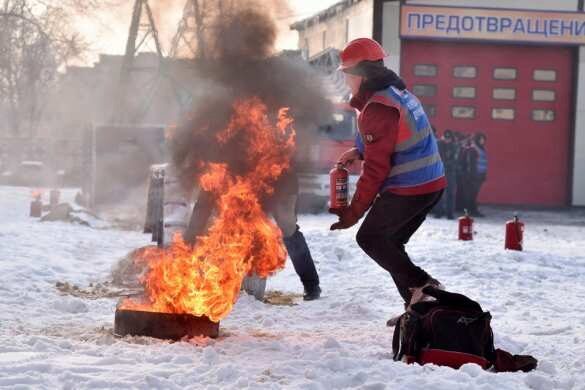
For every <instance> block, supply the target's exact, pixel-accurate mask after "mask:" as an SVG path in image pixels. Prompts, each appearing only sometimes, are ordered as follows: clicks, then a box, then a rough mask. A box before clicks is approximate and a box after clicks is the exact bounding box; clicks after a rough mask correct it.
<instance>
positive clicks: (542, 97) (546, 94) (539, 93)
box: [532, 89, 556, 102]
mask: <svg viewBox="0 0 585 390" xmlns="http://www.w3.org/2000/svg"><path fill="white" fill-rule="evenodd" d="M555 98H556V92H555V91H553V90H550V89H534V90H533V91H532V100H534V101H535V102H554V101H555Z"/></svg>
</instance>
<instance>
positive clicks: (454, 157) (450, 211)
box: [439, 130, 459, 219]
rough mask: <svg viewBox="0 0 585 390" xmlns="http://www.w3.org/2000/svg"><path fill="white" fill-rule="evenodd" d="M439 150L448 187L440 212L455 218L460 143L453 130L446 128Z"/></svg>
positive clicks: (441, 202) (448, 217) (449, 217)
mask: <svg viewBox="0 0 585 390" xmlns="http://www.w3.org/2000/svg"><path fill="white" fill-rule="evenodd" d="M439 152H440V153H441V159H442V160H443V165H444V166H445V177H446V178H447V188H446V189H445V193H444V194H443V196H442V197H441V201H440V202H439V205H440V208H439V212H440V214H441V216H442V215H446V216H447V219H454V218H455V214H454V213H455V195H456V192H457V161H458V159H459V145H457V141H456V140H455V136H454V134H453V131H451V130H445V132H444V133H443V137H442V138H441V140H440V141H439Z"/></svg>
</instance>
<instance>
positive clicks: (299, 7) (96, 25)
mask: <svg viewBox="0 0 585 390" xmlns="http://www.w3.org/2000/svg"><path fill="white" fill-rule="evenodd" d="M185 1H186V0H150V3H151V4H152V5H153V7H156V5H157V4H158V5H159V7H160V8H162V7H164V12H160V13H162V14H163V15H162V16H160V22H159V26H157V27H158V29H159V30H160V34H161V40H162V41H163V45H165V43H167V42H170V39H171V38H172V36H173V35H174V33H175V31H176V29H177V23H178V21H179V19H180V15H181V12H182V9H183V6H184V4H185ZM266 1H271V0H266ZM338 1H339V0H289V4H290V6H291V8H292V12H291V13H290V14H288V15H286V16H287V18H285V19H281V20H279V22H280V25H281V29H280V34H279V39H278V42H277V45H278V49H296V47H297V42H298V34H297V33H296V32H295V31H290V30H289V28H288V26H289V25H290V24H292V23H293V22H295V21H297V20H300V19H304V18H306V17H308V16H311V15H313V14H315V13H317V12H319V11H321V10H323V9H325V8H327V7H329V6H331V5H333V4H335V3H337V2H338ZM133 3H134V1H133V0H127V3H126V4H124V5H123V6H120V7H118V8H116V9H115V10H112V11H111V12H108V13H104V14H101V15H98V16H97V17H95V16H92V17H91V18H89V17H79V18H78V19H77V24H76V26H77V28H78V29H79V30H80V31H81V33H82V34H83V36H85V37H86V39H87V41H88V42H89V44H90V45H91V54H90V55H89V56H88V58H86V61H85V62H88V63H91V62H93V61H95V60H96V59H97V54H98V53H109V54H122V53H123V52H124V48H125V45H126V39H127V36H128V28H129V26H130V16H131V11H132V4H133ZM161 4H164V6H163V5H161ZM155 12H156V9H155ZM165 46H166V45H165Z"/></svg>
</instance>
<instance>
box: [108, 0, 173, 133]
mask: <svg viewBox="0 0 585 390" xmlns="http://www.w3.org/2000/svg"><path fill="white" fill-rule="evenodd" d="M149 42H153V43H154V46H155V50H156V54H157V56H158V64H157V66H145V67H140V68H138V67H136V63H135V62H136V61H135V60H136V55H137V54H138V51H139V50H140V49H141V48H142V47H143V46H145V45H146V44H147V43H149ZM163 66H164V56H163V53H162V49H161V45H160V40H159V36H158V30H157V28H156V24H155V20H154V17H153V15H152V9H151V8H150V5H149V3H148V0H134V8H133V12H132V20H131V23H130V30H129V32H128V40H127V41H126V52H125V54H124V59H123V61H122V67H121V70H120V81H119V83H118V93H117V97H116V99H115V100H114V104H115V106H114V107H113V110H112V122H115V123H130V122H136V121H139V120H140V117H141V116H142V115H143V114H144V113H145V112H146V111H147V110H148V107H147V105H148V102H146V103H143V104H139V105H138V107H136V104H135V103H136V100H137V99H131V96H129V93H130V89H131V86H132V81H133V78H134V77H133V75H134V74H135V73H136V72H137V71H141V72H149V73H153V76H154V77H153V78H152V80H151V82H150V85H143V86H141V90H142V91H144V90H146V93H141V95H142V97H143V98H145V99H150V98H151V95H152V93H154V92H155V91H156V88H157V87H158V82H159V79H160V73H161V68H162V67H163ZM131 101H132V102H131ZM132 103H134V105H133V104H132Z"/></svg>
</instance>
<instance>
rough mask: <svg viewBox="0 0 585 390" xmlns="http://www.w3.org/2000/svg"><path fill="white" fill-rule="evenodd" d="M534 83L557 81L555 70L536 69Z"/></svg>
mask: <svg viewBox="0 0 585 390" xmlns="http://www.w3.org/2000/svg"><path fill="white" fill-rule="evenodd" d="M533 78H534V80H536V81H557V71H556V70H546V69H536V70H535V71H534V74H533Z"/></svg>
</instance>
